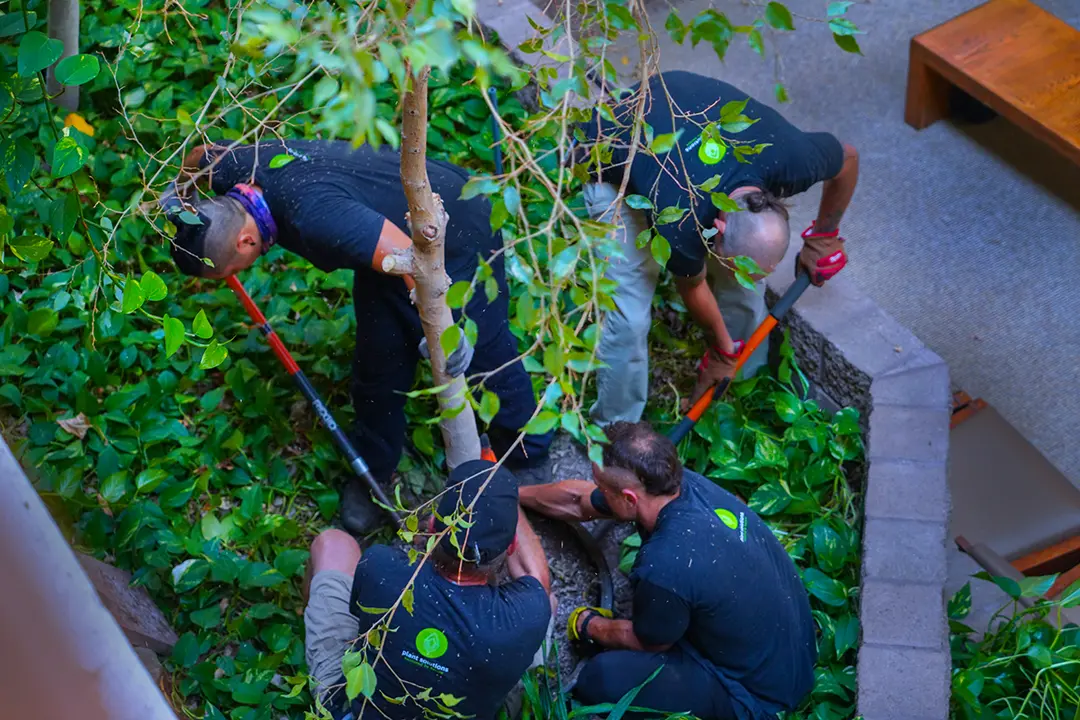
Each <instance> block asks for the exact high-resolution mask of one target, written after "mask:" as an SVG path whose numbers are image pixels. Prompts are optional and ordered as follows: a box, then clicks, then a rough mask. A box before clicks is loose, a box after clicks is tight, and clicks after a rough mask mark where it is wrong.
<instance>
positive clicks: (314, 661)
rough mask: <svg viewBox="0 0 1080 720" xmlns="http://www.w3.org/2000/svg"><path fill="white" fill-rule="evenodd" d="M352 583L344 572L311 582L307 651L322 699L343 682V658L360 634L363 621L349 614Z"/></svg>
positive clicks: (306, 619) (325, 572)
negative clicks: (337, 684) (331, 688)
mask: <svg viewBox="0 0 1080 720" xmlns="http://www.w3.org/2000/svg"><path fill="white" fill-rule="evenodd" d="M352 581H353V579H352V577H350V576H349V575H346V574H345V573H343V572H341V571H340V570H323V571H322V572H319V573H317V574H316V575H315V577H313V578H312V579H311V589H310V591H309V593H308V604H307V608H305V609H304V651H305V655H306V657H307V664H308V672H310V673H311V677H313V678H314V679H315V683H316V686H317V688H318V690H317V692H318V693H319V695H320V696H324V695H325V693H326V691H327V690H328V689H330V686H331V685H333V684H335V683H339V682H341V659H342V658H343V657H344V656H345V653H346V651H348V650H350V649H351V648H352V646H353V643H355V642H356V639H357V637H358V636H359V634H360V621H359V620H357V619H356V617H355V616H354V615H353V614H352V613H350V612H349V596H350V595H351V593H352Z"/></svg>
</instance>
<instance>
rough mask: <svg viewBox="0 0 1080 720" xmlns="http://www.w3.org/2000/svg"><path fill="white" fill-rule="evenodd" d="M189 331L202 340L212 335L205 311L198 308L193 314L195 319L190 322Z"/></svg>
mask: <svg viewBox="0 0 1080 720" xmlns="http://www.w3.org/2000/svg"><path fill="white" fill-rule="evenodd" d="M191 331H192V332H194V333H195V334H196V335H198V336H199V337H201V338H202V339H203V340H209V339H210V338H212V337H214V329H213V328H212V327H210V321H209V320H207V319H206V311H204V310H200V311H199V313H198V314H197V315H196V316H195V321H194V322H192V323H191Z"/></svg>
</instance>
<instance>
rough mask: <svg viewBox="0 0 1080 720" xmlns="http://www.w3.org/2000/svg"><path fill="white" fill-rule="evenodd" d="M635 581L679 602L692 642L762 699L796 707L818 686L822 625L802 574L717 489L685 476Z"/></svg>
mask: <svg viewBox="0 0 1080 720" xmlns="http://www.w3.org/2000/svg"><path fill="white" fill-rule="evenodd" d="M631 577H632V580H633V581H634V583H635V593H637V592H638V591H639V587H638V586H640V585H641V584H642V583H646V584H648V586H655V587H656V588H659V589H660V590H659V591H658V592H660V593H664V592H668V593H671V594H673V595H674V596H676V597H677V598H678V600H674V599H673V603H672V606H673V607H674V606H679V607H685V608H687V609H688V613H687V617H688V623H687V625H686V626H685V634H684V636H683V637H684V638H685V640H686V641H688V642H689V644H691V645H692V646H693V648H694V649H695V650H696V651H697V652H698V653H699V654H700V655H701V656H702V657H703V658H705V659H707V660H708V661H710V662H711V663H712V664H714V665H715V666H716V667H717V668H719V669H720V671H721V672H722V673H723V674H724V676H725V677H726V678H728V679H730V680H734V681H736V682H738V683H739V684H740V685H742V686H743V687H744V688H746V689H747V690H749V691H750V692H751V693H753V695H754V696H755V697H756V698H758V699H760V700H765V701H767V702H769V703H775V704H778V705H780V706H783V707H792V706H794V705H796V704H798V702H799V701H800V700H801V699H802V698H803V697H804V696H805V694H806V693H807V692H809V690H810V688H811V687H812V686H813V681H814V676H813V664H814V660H815V657H816V643H815V637H814V622H813V618H812V616H811V615H810V604H809V600H808V598H807V595H806V591H805V589H804V588H803V586H802V582H801V580H800V579H799V575H798V572H797V570H796V569H795V566H794V564H793V563H792V561H791V559H790V558H789V557H788V555H787V553H786V552H785V550H784V548H783V546H782V545H780V543H779V541H777V539H776V538H775V536H773V534H772V531H771V530H769V528H768V526H767V525H765V523H764V522H763V521H762V520H761V519H760V518H759V517H758V516H757V515H756V514H755V513H754V512H753V511H752V510H750V509H749V508H748V507H747V506H746V505H744V504H743V503H742V502H740V501H739V500H738V499H737V498H735V496H733V495H732V494H731V493H729V492H727V491H726V490H723V489H722V488H720V487H718V486H717V485H716V484H714V483H712V482H710V481H709V480H707V479H705V478H703V477H702V476H700V475H698V474H697V473H693V472H690V471H688V470H685V471H684V472H683V483H682V494H681V495H680V497H679V498H677V499H676V500H674V501H672V502H671V503H669V504H668V505H667V506H666V507H665V508H664V509H663V510H662V511H661V512H660V515H659V517H658V518H657V524H656V528H655V529H654V532H653V533H652V535H651V536H650V537H649V538H648V539H647V540H646V542H645V543H644V545H643V547H642V550H641V554H640V555H639V557H638V561H637V563H636V565H635V567H634V570H633V573H632V576H631ZM635 597H636V595H635ZM674 617H675V613H674V612H672V613H669V616H668V620H669V622H671V621H672V618H674ZM634 622H635V630H638V618H637V616H636V615H635V618H634ZM675 622H677V621H675ZM645 631H646V634H648V628H646V629H645ZM639 634H640V633H639Z"/></svg>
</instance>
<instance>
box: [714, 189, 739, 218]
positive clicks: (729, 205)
mask: <svg viewBox="0 0 1080 720" xmlns="http://www.w3.org/2000/svg"><path fill="white" fill-rule="evenodd" d="M709 197H710V199H711V200H712V204H713V207H715V208H717V209H718V210H723V211H724V212H729V213H733V212H740V208H739V204H738V203H737V202H735V201H734V200H732V199H731V198H730V197H728V194H727V193H723V192H714V193H712V194H711V195H710V196H709Z"/></svg>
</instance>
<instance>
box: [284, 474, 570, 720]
mask: <svg viewBox="0 0 1080 720" xmlns="http://www.w3.org/2000/svg"><path fill="white" fill-rule="evenodd" d="M494 467H495V466H494V465H493V464H492V463H490V462H487V461H485V460H472V461H469V462H467V463H464V464H462V465H459V466H458V467H456V468H455V469H454V470H452V471H451V472H450V478H449V480H448V481H447V491H446V492H445V493H444V494H443V496H442V498H441V499H440V501H439V505H438V511H437V517H438V518H440V519H446V520H448V521H450V522H454V521H453V520H452V518H460V519H462V520H465V521H466V522H468V523H470V525H469V527H464V526H463V525H461V524H456V523H455V525H456V527H455V529H454V530H452V531H451V532H452V533H454V534H456V541H455V540H452V539H451V534H450V533H447V534H446V535H444V536H443V538H442V540H441V541H440V542H439V544H437V545H436V546H435V548H434V549H433V550H432V553H431V556H430V558H428V560H426V561H425V562H424V563H423V564H422V565H420V566H419V567H418V566H417V565H416V564H411V563H410V562H409V558H408V557H407V556H406V555H405V553H404V552H402V551H401V550H398V549H395V548H390V547H386V546H383V545H375V546H374V547H372V548H370V549H369V550H367V551H365V552H364V553H363V555H362V556H361V553H360V546H359V545H357V544H356V541H355V540H353V538H352V537H350V536H349V535H348V534H346V533H343V532H341V531H340V530H326V531H324V532H323V533H321V534H320V535H319V536H318V537H317V538H315V542H314V543H313V544H312V547H311V560H310V562H309V565H308V578H309V580H310V590H309V599H308V604H307V609H306V610H305V612H304V625H305V632H306V637H305V650H306V654H307V662H308V667H309V669H310V671H311V675H312V677H313V678H314V679H315V681H316V683H317V684H318V689H317V691H316V692H317V694H318V696H319V699H320V700H321V701H322V703H323V706H324V707H326V708H327V709H328V710H330V712H331V714H332V715H333V717H334V718H335V720H342V718H345V717H347V716H348V715H349V713H351V714H352V718H353V719H354V720H356V719H359V718H361V717H365V718H366V717H380V718H388V719H389V720H404V719H406V718H417V717H428V716H431V717H451V716H453V717H473V718H477V720H492V719H493V718H494V717H495V714H496V712H497V711H498V709H499V707H500V706H501V705H502V704H503V701H504V699H505V698H506V695H507V693H509V692H510V690H511V689H512V688H513V687H514V685H515V684H517V682H518V680H519V679H520V678H521V676H522V675H523V674H524V673H525V671H526V670H527V669H528V668H529V667H530V666H531V665H533V664H537V663H538V662H539V660H542V659H543V656H542V654H540V655H538V653H537V651H538V650H539V649H540V647H541V644H542V643H543V640H544V637H545V635H546V634H547V633H548V632H549V627H550V623H551V616H552V605H551V599H550V594H551V579H550V575H549V571H548V565H547V559H546V558H545V557H544V550H543V548H542V547H541V546H540V541H539V539H538V538H537V537H536V533H535V532H534V531H533V529H532V526H530V525H529V521H528V520H527V519H526V518H525V514H524V513H523V512H522V511H521V508H520V507H519V505H518V489H517V480H515V478H514V476H513V475H512V474H511V473H510V472H509V471H507V470H506V469H504V468H499V469H497V470H496V471H495V473H494V475H492V472H491V471H492V469H493V468H494ZM489 476H490V477H491V480H490V482H489V480H488V478H489ZM485 484H486V487H485ZM481 489H482V490H483V492H482V493H481ZM469 506H472V510H471V511H468V510H465V509H464V508H468V507H469ZM431 529H432V530H434V531H436V532H439V531H443V530H445V526H444V525H443V524H442V522H441V521H433V524H432V525H431ZM421 537H424V539H425V540H426V536H421ZM503 568H505V570H506V571H507V573H508V574H509V576H510V578H512V579H511V581H509V582H507V583H505V584H502V585H498V584H497V580H496V578H497V577H498V576H499V574H500V572H501V571H502V570H503ZM414 575H415V580H413V576H414ZM410 581H411V583H412V598H413V600H412V607H411V608H408V609H407V607H408V606H407V605H406V604H405V603H402V604H400V605H399V604H398V602H399V599H400V598H401V597H402V596H403V593H404V592H405V590H406V588H407V587H409V585H410ZM395 606H396V607H397V610H396V611H394V614H393V616H392V617H390V618H387V617H386V613H387V609H389V608H394V607H395ZM387 626H389V627H390V628H391V629H392V631H391V632H386V630H385V628H386V627H387ZM373 629H374V630H375V632H374V633H371V632H370V631H372V630H373ZM376 635H378V636H379V637H378V638H376ZM348 651H352V652H356V653H362V654H363V656H364V659H365V660H366V661H367V662H368V663H369V664H370V665H371V666H372V667H373V668H374V670H375V677H376V683H375V690H374V693H373V694H372V695H371V698H370V699H368V698H365V696H364V695H359V696H358V697H357V698H356V699H355V700H354V701H353V702H352V703H349V702H348V700H347V696H346V693H345V691H344V683H345V677H344V673H343V669H342V660H343V658H344V657H345V653H346V652H348ZM358 664H359V660H358V661H357V662H356V663H355V664H353V665H352V666H351V667H355V666H356V665H358ZM421 695H423V697H421ZM447 696H449V697H450V698H453V699H451V700H448V699H447ZM454 699H456V700H457V701H458V702H455V701H454ZM372 706H374V707H372ZM448 708H451V709H448Z"/></svg>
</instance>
